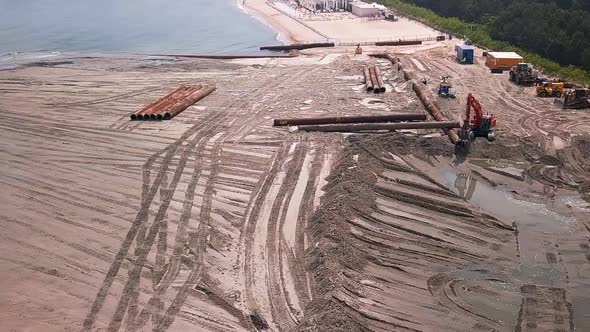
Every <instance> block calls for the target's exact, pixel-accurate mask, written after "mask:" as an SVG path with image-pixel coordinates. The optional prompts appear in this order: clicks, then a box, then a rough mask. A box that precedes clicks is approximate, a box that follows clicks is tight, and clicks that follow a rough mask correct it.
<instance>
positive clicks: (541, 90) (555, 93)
mask: <svg viewBox="0 0 590 332" xmlns="http://www.w3.org/2000/svg"><path fill="white" fill-rule="evenodd" d="M563 89H564V84H563V83H554V82H543V83H541V84H539V85H537V87H536V88H535V91H536V93H537V96H539V97H557V98H560V97H561V96H562V95H563Z"/></svg>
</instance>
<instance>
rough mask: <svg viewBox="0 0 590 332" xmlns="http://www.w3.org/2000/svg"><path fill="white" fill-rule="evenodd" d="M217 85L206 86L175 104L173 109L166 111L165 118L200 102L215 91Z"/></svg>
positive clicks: (171, 116)
mask: <svg viewBox="0 0 590 332" xmlns="http://www.w3.org/2000/svg"><path fill="white" fill-rule="evenodd" d="M215 89H216V88H215V86H213V85H212V86H204V87H203V88H202V89H200V90H198V91H196V92H195V93H193V94H192V95H190V96H188V97H187V98H186V99H184V100H183V101H182V102H180V103H178V104H177V105H175V106H174V107H173V108H172V109H170V110H169V111H167V112H166V113H164V120H169V119H171V118H173V117H175V116H176V115H177V114H178V113H180V112H182V111H184V110H185V109H187V107H189V106H191V105H192V104H194V103H196V102H198V101H199V100H201V99H203V98H205V97H207V96H208V95H209V94H211V93H212V92H213V91H215Z"/></svg>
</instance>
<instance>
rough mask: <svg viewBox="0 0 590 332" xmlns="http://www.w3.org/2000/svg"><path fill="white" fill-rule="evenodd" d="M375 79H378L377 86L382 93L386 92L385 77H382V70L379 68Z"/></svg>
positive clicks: (377, 67)
mask: <svg viewBox="0 0 590 332" xmlns="http://www.w3.org/2000/svg"><path fill="white" fill-rule="evenodd" d="M375 77H377V84H378V85H379V90H380V92H382V93H383V92H385V84H383V77H382V76H381V69H379V66H375Z"/></svg>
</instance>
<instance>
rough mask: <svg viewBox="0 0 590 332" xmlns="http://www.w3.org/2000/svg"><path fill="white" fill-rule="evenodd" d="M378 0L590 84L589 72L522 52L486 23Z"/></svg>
mask: <svg viewBox="0 0 590 332" xmlns="http://www.w3.org/2000/svg"><path fill="white" fill-rule="evenodd" d="M379 2H380V3H382V4H384V5H386V6H388V7H390V8H392V9H394V10H396V11H398V12H400V13H401V14H403V15H405V16H408V17H410V18H412V19H415V20H417V21H420V22H422V23H424V24H427V25H429V26H431V27H432V28H435V29H437V30H440V31H443V32H445V33H448V34H452V35H458V36H465V37H466V38H468V39H469V40H470V41H471V42H472V43H473V44H475V45H477V46H479V47H482V48H486V49H491V50H494V51H513V52H517V53H518V54H520V55H521V56H522V57H523V58H524V59H525V60H526V61H527V62H530V63H532V64H534V65H535V67H536V68H537V69H539V70H541V71H543V72H544V73H545V74H547V75H553V76H557V77H559V78H561V79H563V80H568V81H572V82H576V83H578V84H582V85H588V84H590V72H589V71H587V70H584V69H582V68H579V67H575V66H562V65H560V64H559V63H557V62H555V61H552V60H549V59H547V58H545V57H542V56H540V55H538V54H536V53H533V52H528V51H525V50H523V49H521V48H519V47H516V46H514V45H510V44H509V43H507V42H504V41H500V40H495V39H493V38H492V36H491V34H490V31H489V27H488V25H486V24H480V23H471V22H465V21H462V20H460V19H458V18H455V17H442V16H439V15H437V14H436V13H435V12H433V11H432V10H430V9H427V8H422V7H418V6H415V5H413V4H409V3H406V2H403V1H401V0H379Z"/></svg>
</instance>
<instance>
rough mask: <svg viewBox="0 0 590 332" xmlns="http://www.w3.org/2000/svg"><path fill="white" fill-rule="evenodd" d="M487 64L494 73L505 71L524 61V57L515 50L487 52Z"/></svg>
mask: <svg viewBox="0 0 590 332" xmlns="http://www.w3.org/2000/svg"><path fill="white" fill-rule="evenodd" d="M485 57H486V66H487V67H488V68H490V71H491V72H492V73H503V72H504V70H510V68H512V66H516V65H517V64H519V63H522V62H524V59H523V58H522V57H521V56H520V55H518V54H517V53H514V52H486V54H485Z"/></svg>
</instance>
